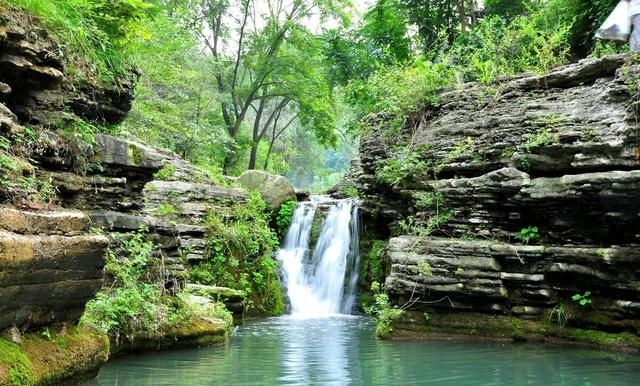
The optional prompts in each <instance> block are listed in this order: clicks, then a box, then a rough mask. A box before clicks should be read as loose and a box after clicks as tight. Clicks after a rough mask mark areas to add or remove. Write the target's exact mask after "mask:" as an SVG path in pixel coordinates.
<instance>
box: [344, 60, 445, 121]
mask: <svg viewBox="0 0 640 386" xmlns="http://www.w3.org/2000/svg"><path fill="white" fill-rule="evenodd" d="M452 79H454V72H453V71H452V70H451V66H449V65H448V64H447V63H444V62H432V61H429V60H426V59H424V58H417V59H415V60H414V61H413V62H412V63H409V64H403V65H398V66H392V67H383V68H380V69H379V70H378V71H376V72H375V73H374V74H372V75H371V76H370V77H369V78H368V79H367V80H366V81H358V80H354V81H352V82H351V83H350V84H349V85H348V86H347V87H346V88H345V90H344V92H345V94H346V97H345V98H346V102H347V103H350V104H351V105H353V106H357V108H358V109H359V114H360V115H359V116H360V117H361V116H365V115H367V114H371V113H379V112H386V113H391V114H392V115H393V116H396V117H397V121H396V122H392V123H391V130H392V131H394V132H398V131H399V129H400V128H401V126H402V123H403V120H404V118H405V117H406V116H407V115H408V114H409V113H410V112H413V111H416V110H417V109H418V108H419V107H422V106H423V105H425V104H427V105H432V106H437V105H438V99H437V96H436V95H437V91H438V90H439V89H441V88H442V87H443V86H445V85H446V84H448V83H450V82H451V81H452Z"/></svg>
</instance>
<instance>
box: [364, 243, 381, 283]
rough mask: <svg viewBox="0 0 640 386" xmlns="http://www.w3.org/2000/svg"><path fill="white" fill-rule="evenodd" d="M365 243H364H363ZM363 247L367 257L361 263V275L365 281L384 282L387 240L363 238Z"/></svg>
mask: <svg viewBox="0 0 640 386" xmlns="http://www.w3.org/2000/svg"><path fill="white" fill-rule="evenodd" d="M363 244H364V245H363ZM361 249H363V250H366V251H367V252H366V257H365V258H364V259H362V261H361V263H360V272H361V275H360V277H361V278H362V280H364V281H365V283H373V282H378V283H380V282H383V281H384V277H385V269H384V257H385V254H386V252H387V241H386V240H371V241H368V240H364V239H363V240H361Z"/></svg>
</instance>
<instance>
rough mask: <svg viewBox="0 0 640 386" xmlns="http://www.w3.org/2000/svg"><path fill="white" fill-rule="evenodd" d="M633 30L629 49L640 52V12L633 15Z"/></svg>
mask: <svg viewBox="0 0 640 386" xmlns="http://www.w3.org/2000/svg"><path fill="white" fill-rule="evenodd" d="M631 22H632V23H633V31H632V32H631V36H630V37H629V49H630V50H631V51H632V52H640V13H637V14H635V15H633V16H631Z"/></svg>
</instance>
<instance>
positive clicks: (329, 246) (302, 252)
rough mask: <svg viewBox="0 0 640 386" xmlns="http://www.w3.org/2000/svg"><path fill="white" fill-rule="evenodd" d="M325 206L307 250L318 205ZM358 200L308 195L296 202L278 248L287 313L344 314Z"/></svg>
mask: <svg viewBox="0 0 640 386" xmlns="http://www.w3.org/2000/svg"><path fill="white" fill-rule="evenodd" d="M321 205H323V206H329V210H328V213H327V215H326V218H325V219H324V221H323V223H322V226H321V228H320V234H319V236H318V241H317V243H316V246H315V248H314V250H313V251H311V250H310V249H309V242H310V240H309V239H310V235H311V230H312V228H313V223H314V218H315V216H316V212H318V210H317V209H318V207H319V206H321ZM357 212H358V206H357V203H356V202H355V200H353V199H346V200H331V199H329V198H328V197H317V196H316V197H312V200H311V201H308V202H302V203H300V204H299V205H298V207H297V208H296V210H295V212H294V215H293V220H292V222H291V226H290V228H289V232H288V233H287V236H286V237H285V241H284V245H283V247H282V249H280V251H279V252H278V260H280V261H281V262H282V268H283V272H284V285H285V287H286V289H287V295H288V297H289V301H290V303H291V313H292V314H293V315H295V316H300V317H318V316H327V315H334V314H348V313H350V312H351V310H352V308H353V305H354V303H355V292H356V285H357V281H358V264H359V259H360V255H359V253H358V243H359V239H358V221H357V220H358V216H357Z"/></svg>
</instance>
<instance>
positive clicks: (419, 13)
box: [398, 0, 477, 51]
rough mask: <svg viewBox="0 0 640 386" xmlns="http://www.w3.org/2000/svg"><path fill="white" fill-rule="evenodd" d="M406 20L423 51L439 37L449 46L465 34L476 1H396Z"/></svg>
mask: <svg viewBox="0 0 640 386" xmlns="http://www.w3.org/2000/svg"><path fill="white" fill-rule="evenodd" d="M398 1H399V2H400V4H402V5H403V9H404V12H406V15H407V20H408V21H409V23H410V24H412V25H414V26H416V27H417V29H418V36H419V38H420V40H421V42H422V45H423V50H425V51H428V50H429V49H430V48H431V47H432V46H433V45H434V44H435V43H436V42H437V41H438V39H439V38H440V37H444V38H446V41H447V43H448V44H449V45H450V44H452V43H453V41H454V40H455V38H456V36H457V35H458V34H459V33H460V32H465V31H466V29H467V27H468V24H469V22H470V15H472V11H474V10H475V9H476V7H477V1H476V0H398Z"/></svg>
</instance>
